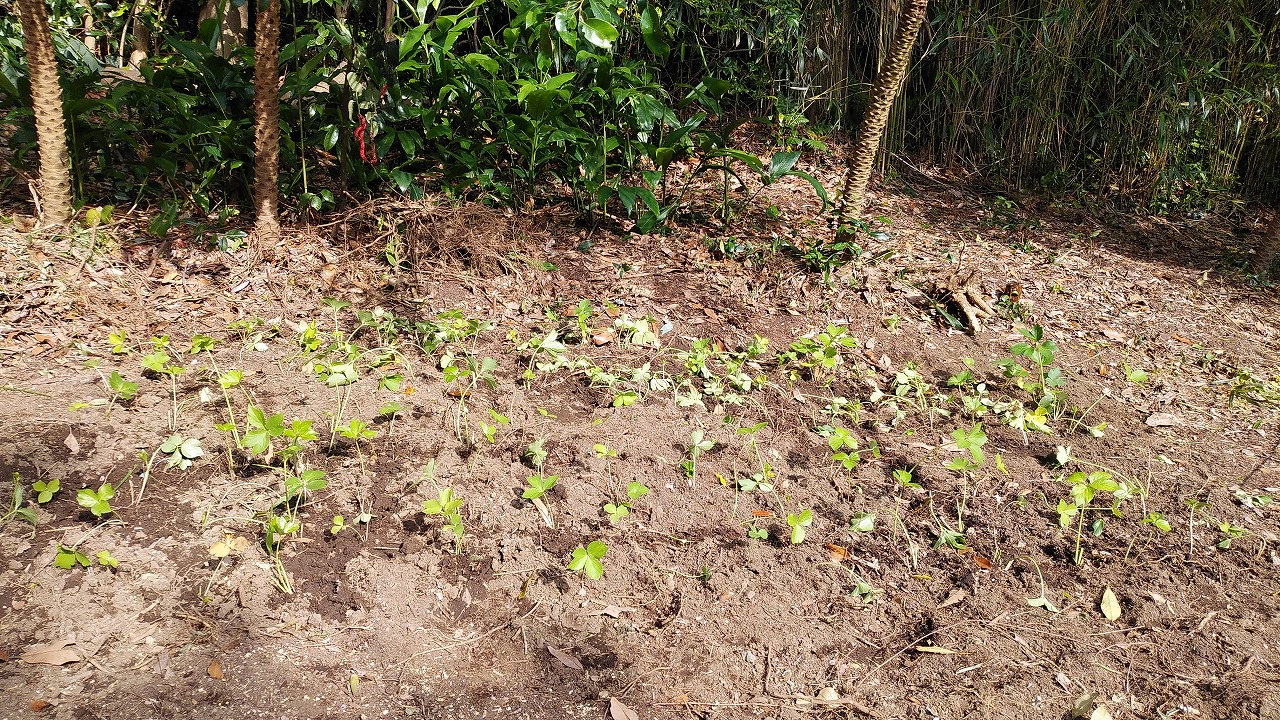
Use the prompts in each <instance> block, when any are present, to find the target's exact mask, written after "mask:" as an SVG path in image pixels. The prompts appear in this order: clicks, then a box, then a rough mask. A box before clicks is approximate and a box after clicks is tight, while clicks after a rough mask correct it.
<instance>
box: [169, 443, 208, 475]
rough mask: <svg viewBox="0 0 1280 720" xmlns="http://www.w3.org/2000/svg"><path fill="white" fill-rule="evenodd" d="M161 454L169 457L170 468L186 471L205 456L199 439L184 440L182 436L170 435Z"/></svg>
mask: <svg viewBox="0 0 1280 720" xmlns="http://www.w3.org/2000/svg"><path fill="white" fill-rule="evenodd" d="M160 452H161V453H163V454H165V455H168V456H169V461H168V466H169V467H171V468H173V467H176V468H178V469H179V470H186V469H187V468H189V467H191V463H192V462H193V461H195V460H196V459H197V458H199V457H201V456H203V455H204V449H203V448H201V447H200V440H198V439H197V438H184V437H182V436H181V435H170V436H169V439H168V440H165V441H164V444H163V445H161V446H160Z"/></svg>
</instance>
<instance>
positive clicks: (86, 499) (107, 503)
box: [76, 483, 116, 517]
mask: <svg viewBox="0 0 1280 720" xmlns="http://www.w3.org/2000/svg"><path fill="white" fill-rule="evenodd" d="M115 496H116V491H115V488H113V487H111V483H103V484H102V486H101V487H99V488H98V491H97V492H94V491H93V490H90V489H89V488H81V489H80V490H79V491H78V492H77V493H76V503H77V504H79V505H80V507H83V508H87V509H88V510H89V512H91V513H93V516H94V517H102V516H103V515H106V514H108V513H110V512H111V498H113V497H115Z"/></svg>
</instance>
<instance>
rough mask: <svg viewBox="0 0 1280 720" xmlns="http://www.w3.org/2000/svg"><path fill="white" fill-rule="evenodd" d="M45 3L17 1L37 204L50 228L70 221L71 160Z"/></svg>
mask: <svg viewBox="0 0 1280 720" xmlns="http://www.w3.org/2000/svg"><path fill="white" fill-rule="evenodd" d="M44 3H45V0H18V12H20V13H21V14H22V41H23V44H24V45H25V47H26V51H27V67H28V68H29V71H30V73H31V109H32V111H33V113H34V114H35V119H36V144H37V145H38V146H39V147H40V204H41V205H42V206H43V208H42V211H43V215H44V217H43V219H44V221H45V223H47V224H50V225H65V224H67V223H69V222H71V161H70V160H69V159H68V156H67V124H66V119H65V118H64V116H63V114H62V86H61V85H60V84H58V60H57V58H56V57H55V56H54V54H53V32H52V30H51V29H50V27H49V10H48V8H46V7H45V5H44Z"/></svg>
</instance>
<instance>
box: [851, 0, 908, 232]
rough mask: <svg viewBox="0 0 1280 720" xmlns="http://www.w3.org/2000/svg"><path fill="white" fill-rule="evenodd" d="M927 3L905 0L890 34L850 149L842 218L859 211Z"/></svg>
mask: <svg viewBox="0 0 1280 720" xmlns="http://www.w3.org/2000/svg"><path fill="white" fill-rule="evenodd" d="M928 7H929V0H907V6H906V8H905V9H904V10H903V11H902V17H901V18H900V19H899V20H898V28H897V30H896V31H895V32H894V34H893V45H891V46H890V48H889V57H888V58H886V59H885V63H884V65H883V66H882V67H881V68H880V72H879V73H878V74H877V75H876V81H875V83H874V84H872V86H871V92H870V93H869V95H868V100H867V109H866V110H865V111H863V113H862V125H861V128H860V129H859V130H858V141H857V143H856V144H854V146H853V154H852V155H851V156H850V157H849V174H848V175H847V176H846V177H845V182H844V191H843V192H842V193H841V199H840V209H841V214H843V213H844V210H845V208H846V207H848V206H852V208H853V212H854V213H855V214H856V213H858V212H859V211H860V210H861V208H862V198H863V195H864V194H865V193H866V191H867V182H868V181H869V180H870V179H871V166H872V165H873V164H874V163H875V160H876V152H877V151H878V150H879V149H880V138H881V137H882V136H883V135H884V128H885V124H886V123H888V121H889V111H890V110H891V109H893V101H894V98H896V97H898V88H899V86H901V85H902V78H903V77H904V76H905V75H906V74H907V64H908V63H909V61H910V60H911V48H912V47H913V46H914V45H915V42H916V35H919V34H920V25H921V23H923V22H924V18H925V13H926V10H927V9H928Z"/></svg>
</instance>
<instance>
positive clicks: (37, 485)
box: [31, 480, 62, 505]
mask: <svg viewBox="0 0 1280 720" xmlns="http://www.w3.org/2000/svg"><path fill="white" fill-rule="evenodd" d="M31 489H32V490H35V491H36V502H37V503H40V504H41V505H43V504H45V503H47V502H49V501H50V500H52V499H53V496H54V495H57V494H58V491H59V490H61V489H62V481H61V480H49V481H48V482H42V481H40V480H37V481H35V482H33V483H31Z"/></svg>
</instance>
